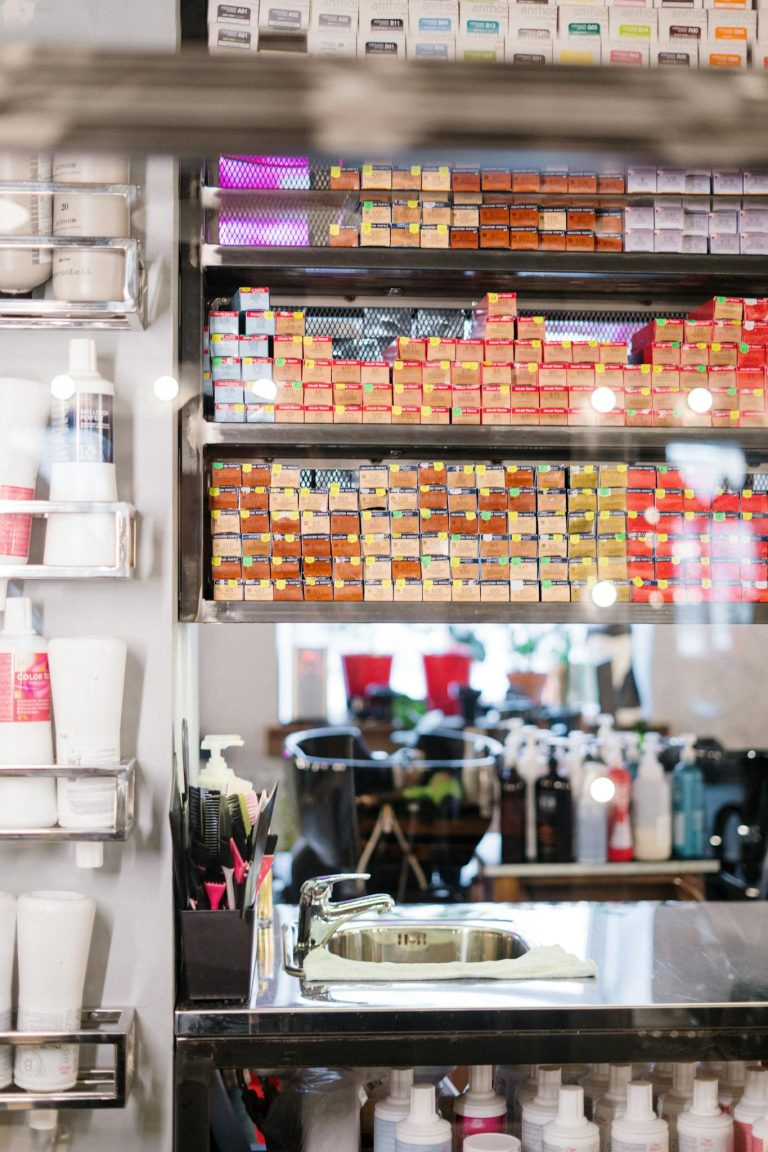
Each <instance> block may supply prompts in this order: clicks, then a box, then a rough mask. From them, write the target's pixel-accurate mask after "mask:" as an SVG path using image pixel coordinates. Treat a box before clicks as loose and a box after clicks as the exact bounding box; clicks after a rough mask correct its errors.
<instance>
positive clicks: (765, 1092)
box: [732, 1064, 768, 1152]
mask: <svg viewBox="0 0 768 1152" xmlns="http://www.w3.org/2000/svg"><path fill="white" fill-rule="evenodd" d="M766 1112H768V1069H765V1068H761V1067H760V1065H758V1064H750V1066H749V1067H748V1068H747V1085H746V1088H745V1089H744V1095H743V1096H742V1098H741V1100H739V1102H738V1104H737V1105H736V1107H735V1108H734V1109H733V1112H732V1116H733V1146H734V1149H735V1152H751V1147H752V1125H753V1124H754V1122H755V1120H759V1118H760V1117H761V1116H765V1114H766Z"/></svg>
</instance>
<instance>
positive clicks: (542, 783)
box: [536, 753, 573, 864]
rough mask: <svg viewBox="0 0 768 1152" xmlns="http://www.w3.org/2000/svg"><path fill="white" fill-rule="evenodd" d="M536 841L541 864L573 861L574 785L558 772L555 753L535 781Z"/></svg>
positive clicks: (537, 854)
mask: <svg viewBox="0 0 768 1152" xmlns="http://www.w3.org/2000/svg"><path fill="white" fill-rule="evenodd" d="M536 845H537V849H536V859H537V860H538V862H539V863H540V864H570V863H571V861H572V860H573V802H572V799H571V786H570V784H569V783H568V781H567V780H566V778H565V777H564V776H561V775H560V774H559V773H558V771H557V756H555V754H554V753H553V754H552V755H551V756H550V758H549V769H548V771H547V774H546V776H541V777H540V778H539V779H538V780H537V781H536Z"/></svg>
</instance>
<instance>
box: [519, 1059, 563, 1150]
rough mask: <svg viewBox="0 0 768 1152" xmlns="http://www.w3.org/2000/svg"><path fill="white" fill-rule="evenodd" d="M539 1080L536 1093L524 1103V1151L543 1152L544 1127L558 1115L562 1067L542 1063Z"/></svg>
mask: <svg viewBox="0 0 768 1152" xmlns="http://www.w3.org/2000/svg"><path fill="white" fill-rule="evenodd" d="M537 1080H538V1089H537V1092H536V1095H535V1096H534V1098H533V1100H531V1101H529V1102H528V1103H526V1104H523V1123H522V1131H521V1138H522V1145H523V1150H522V1152H542V1146H543V1137H544V1127H545V1125H546V1124H549V1122H550V1120H554V1118H555V1116H556V1115H557V1095H558V1092H559V1091H560V1085H561V1070H560V1068H559V1067H555V1065H553V1064H540V1065H539V1072H538V1077H537Z"/></svg>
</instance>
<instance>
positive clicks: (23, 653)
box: [0, 596, 56, 829]
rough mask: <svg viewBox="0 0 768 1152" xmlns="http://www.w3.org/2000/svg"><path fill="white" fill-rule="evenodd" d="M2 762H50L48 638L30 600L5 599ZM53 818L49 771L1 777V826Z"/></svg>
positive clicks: (0, 637)
mask: <svg viewBox="0 0 768 1152" xmlns="http://www.w3.org/2000/svg"><path fill="white" fill-rule="evenodd" d="M0 764H10V765H16V766H18V767H20V768H23V767H27V766H35V765H37V766H46V765H51V764H53V740H52V736H51V677H50V672H49V670H48V642H47V640H45V639H44V638H43V637H42V636H39V635H38V634H37V632H35V629H34V628H33V626H32V601H31V600H29V599H27V597H26V596H19V597H16V598H15V599H10V600H8V601H6V605H5V620H4V627H3V630H2V632H0ZM55 823H56V781H55V779H54V778H53V777H52V776H47V777H44V776H41V777H40V778H39V779H35V778H34V777H32V776H14V777H9V778H7V779H6V778H2V779H0V828H4V829H10V828H51V827H52V826H53V825H54V824H55Z"/></svg>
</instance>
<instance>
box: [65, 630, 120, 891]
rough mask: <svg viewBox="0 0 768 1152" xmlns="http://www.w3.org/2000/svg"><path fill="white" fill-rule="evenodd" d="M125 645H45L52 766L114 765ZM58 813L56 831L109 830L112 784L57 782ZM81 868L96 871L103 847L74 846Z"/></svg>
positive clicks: (111, 639) (85, 641)
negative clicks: (53, 739) (51, 718)
mask: <svg viewBox="0 0 768 1152" xmlns="http://www.w3.org/2000/svg"><path fill="white" fill-rule="evenodd" d="M126 658H127V646H126V643H125V641H124V640H120V639H119V638H118V637H116V636H78V637H71V638H67V639H63V638H62V639H56V640H51V642H50V645H49V647H48V659H49V661H50V668H51V688H52V696H53V715H54V719H55V722H56V762H57V763H58V764H60V765H61V766H62V767H66V768H76V767H78V766H79V765H81V764H82V765H86V766H93V767H99V766H102V765H114V764H119V763H120V723H121V720H122V713H123V689H124V686H125V664H126ZM58 800H59V806H58V814H59V824H60V825H61V827H62V828H82V829H97V828H98V829H102V828H107V829H109V828H114V826H115V804H116V790H115V781H114V780H112V779H109V778H105V777H98V776H87V775H85V776H82V777H79V778H74V779H64V778H63V777H62V778H61V779H59V782H58ZM77 861H78V864H79V865H80V866H81V867H93V868H98V867H100V866H101V864H102V862H103V845H101V844H99V843H96V844H93V843H89V844H78V846H77Z"/></svg>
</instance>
